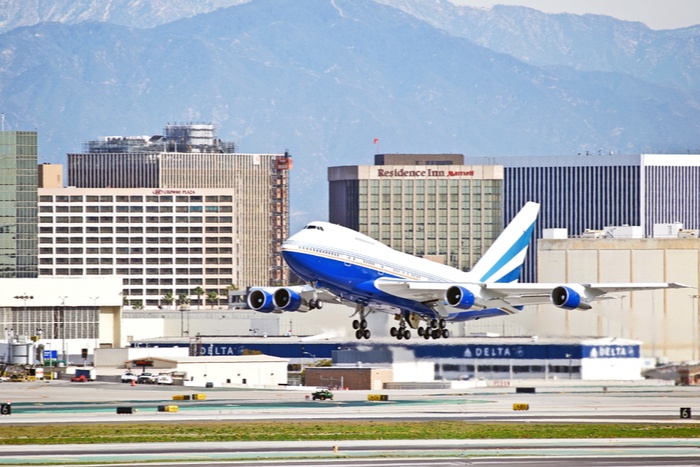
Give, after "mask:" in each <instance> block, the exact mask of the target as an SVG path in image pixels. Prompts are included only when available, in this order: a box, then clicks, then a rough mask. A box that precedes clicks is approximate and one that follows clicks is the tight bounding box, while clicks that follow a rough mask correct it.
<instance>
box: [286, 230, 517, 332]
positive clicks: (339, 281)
mask: <svg viewBox="0 0 700 467" xmlns="http://www.w3.org/2000/svg"><path fill="white" fill-rule="evenodd" d="M282 256H283V257H284V260H285V261H286V262H287V264H288V265H289V267H290V268H291V269H292V270H293V271H294V272H295V273H296V274H297V275H298V276H299V277H300V278H302V279H304V280H305V281H307V282H310V283H315V284H316V285H317V286H318V287H322V288H325V289H328V290H329V291H331V292H332V293H334V294H336V295H337V296H339V297H340V298H342V299H344V300H348V301H351V302H354V303H357V304H360V305H364V306H368V307H371V308H377V309H379V308H383V307H391V308H396V309H401V310H406V311H413V312H417V313H419V314H421V315H427V316H431V315H436V313H435V311H434V309H433V308H431V307H429V306H427V305H425V304H423V303H421V302H418V301H415V300H409V299H404V298H401V297H397V296H394V295H391V294H387V293H385V292H382V291H381V290H379V289H377V287H375V285H374V281H375V280H376V279H380V278H395V279H407V280H409V281H428V282H444V283H465V282H473V281H474V278H473V277H472V275H471V274H470V273H468V272H463V271H460V270H458V269H455V268H453V267H450V266H447V265H444V264H439V263H436V262H434V261H430V260H427V259H424V258H418V257H416V256H413V255H409V254H406V253H402V252H400V251H396V250H394V249H392V248H390V247H388V246H386V245H384V244H383V243H380V242H378V241H376V240H374V239H372V238H370V237H368V236H366V235H363V234H361V233H358V232H355V231H354V230H351V229H348V228H345V227H341V226H338V225H335V224H330V223H327V222H318V221H317V222H312V223H311V224H309V225H307V226H306V228H304V229H303V230H301V231H300V232H298V233H296V234H294V235H292V236H291V237H290V238H289V239H288V240H287V241H286V242H284V244H283V245H282ZM500 314H504V313H503V312H502V311H501V310H495V309H491V310H472V311H470V312H453V313H450V314H449V315H447V316H444V318H445V319H447V320H455V321H456V320H465V319H477V318H479V317H482V316H496V315H500Z"/></svg>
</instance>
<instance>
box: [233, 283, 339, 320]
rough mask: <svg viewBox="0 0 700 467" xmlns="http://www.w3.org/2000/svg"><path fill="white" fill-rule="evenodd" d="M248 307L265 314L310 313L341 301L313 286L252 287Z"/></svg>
mask: <svg viewBox="0 0 700 467" xmlns="http://www.w3.org/2000/svg"><path fill="white" fill-rule="evenodd" d="M246 301H247V303H248V306H249V307H250V308H252V309H253V310H255V311H260V312H263V313H271V312H275V313H281V312H283V311H302V312H304V311H309V310H313V309H314V308H321V307H322V306H323V302H324V301H326V302H338V303H340V302H341V299H340V298H339V297H338V296H336V295H335V294H333V293H331V292H329V291H328V290H326V289H322V288H318V287H313V286H312V285H309V284H306V285H292V286H289V287H251V288H250V289H249V291H248V297H247V298H246Z"/></svg>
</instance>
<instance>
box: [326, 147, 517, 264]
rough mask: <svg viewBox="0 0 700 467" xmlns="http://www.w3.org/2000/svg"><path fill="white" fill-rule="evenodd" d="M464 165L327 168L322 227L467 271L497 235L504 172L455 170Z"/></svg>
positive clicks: (412, 159) (418, 158)
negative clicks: (326, 206) (339, 227)
mask: <svg viewBox="0 0 700 467" xmlns="http://www.w3.org/2000/svg"><path fill="white" fill-rule="evenodd" d="M463 157H464V156H462V155H458V154H457V155H456V154H392V155H383V154H378V155H377V156H376V157H375V163H376V164H377V165H372V166H344V167H330V168H329V169H328V181H329V193H330V194H329V200H330V206H329V220H330V222H333V223H336V224H340V225H343V226H345V227H349V228H351V229H355V230H357V231H359V232H361V233H363V234H365V235H369V236H370V237H372V238H374V239H376V240H379V241H381V242H382V243H384V244H386V245H388V246H390V247H392V248H394V249H396V250H399V251H403V252H405V253H409V254H412V255H416V256H422V257H425V258H429V259H432V260H434V261H438V262H441V263H444V264H448V265H450V266H453V267H456V268H459V269H462V270H465V271H466V270H469V269H470V268H471V267H472V266H473V265H474V263H476V261H477V260H478V259H479V258H480V257H481V256H482V255H483V253H484V252H485V251H486V250H487V249H488V247H489V246H491V244H492V243H493V241H494V240H495V239H496V237H497V236H498V235H499V234H500V232H501V230H502V224H501V218H502V215H501V185H502V182H503V170H502V167H499V166H494V165H462V163H461V161H462V159H463ZM382 164H390V165H382ZM416 164H419V165H416Z"/></svg>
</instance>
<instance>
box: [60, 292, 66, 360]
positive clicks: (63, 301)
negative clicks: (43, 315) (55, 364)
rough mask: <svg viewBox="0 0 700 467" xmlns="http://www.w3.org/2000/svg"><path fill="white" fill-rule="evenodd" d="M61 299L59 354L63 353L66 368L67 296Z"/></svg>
mask: <svg viewBox="0 0 700 467" xmlns="http://www.w3.org/2000/svg"><path fill="white" fill-rule="evenodd" d="M58 298H60V299H61V308H60V311H61V342H62V343H61V353H63V365H64V366H67V362H68V360H67V359H66V299H67V298H68V296H67V295H64V296H59V297H58Z"/></svg>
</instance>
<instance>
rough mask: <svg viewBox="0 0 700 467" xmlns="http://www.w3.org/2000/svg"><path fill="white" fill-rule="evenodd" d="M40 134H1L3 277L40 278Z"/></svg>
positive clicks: (0, 266) (0, 257) (0, 262)
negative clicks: (38, 146) (38, 266)
mask: <svg viewBox="0 0 700 467" xmlns="http://www.w3.org/2000/svg"><path fill="white" fill-rule="evenodd" d="M37 154H38V152H37V133H36V132H35V131H0V277H2V278H31V277H37V275H38V271H37V253H38V252H37V243H38V240H37V184H38V179H37Z"/></svg>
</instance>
